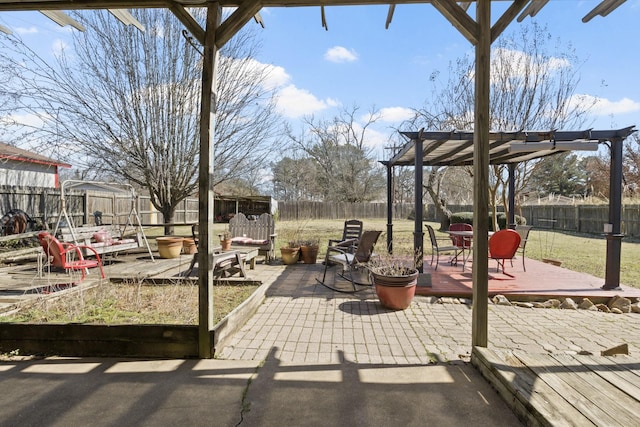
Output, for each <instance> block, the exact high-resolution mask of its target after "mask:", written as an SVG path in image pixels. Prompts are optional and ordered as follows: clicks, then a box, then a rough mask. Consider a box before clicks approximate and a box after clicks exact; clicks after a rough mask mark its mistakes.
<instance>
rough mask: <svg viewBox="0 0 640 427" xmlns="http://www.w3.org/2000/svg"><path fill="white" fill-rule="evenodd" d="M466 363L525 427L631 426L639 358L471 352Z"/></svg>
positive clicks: (636, 414) (639, 385) (638, 413)
mask: <svg viewBox="0 0 640 427" xmlns="http://www.w3.org/2000/svg"><path fill="white" fill-rule="evenodd" d="M471 360H472V363H473V364H474V365H475V366H476V367H477V368H478V369H479V370H480V372H481V373H482V374H483V375H484V377H485V378H486V379H487V380H488V381H489V382H490V383H491V384H492V385H493V386H494V388H495V389H496V390H497V391H498V393H499V394H500V395H501V396H502V397H503V398H504V400H505V401H506V402H507V403H509V404H510V405H511V407H512V409H513V411H514V412H515V413H516V415H518V417H520V419H522V420H523V421H524V422H525V424H527V425H543V426H587V425H589V426H591V425H598V426H621V427H622V426H625V427H627V426H637V425H639V422H640V421H639V420H640V358H638V357H637V356H635V357H632V356H626V355H616V356H599V355H566V354H531V353H525V352H521V351H514V352H508V353H507V352H500V351H496V350H491V349H486V348H478V347H476V348H474V349H473V355H472V358H471Z"/></svg>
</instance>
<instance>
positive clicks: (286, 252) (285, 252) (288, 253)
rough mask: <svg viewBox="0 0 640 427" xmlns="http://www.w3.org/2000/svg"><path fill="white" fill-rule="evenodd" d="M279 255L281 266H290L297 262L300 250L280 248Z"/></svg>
mask: <svg viewBox="0 0 640 427" xmlns="http://www.w3.org/2000/svg"><path fill="white" fill-rule="evenodd" d="M280 254H281V255H282V263H283V264H286V265H292V264H295V263H297V262H298V257H299V256H300V248H280Z"/></svg>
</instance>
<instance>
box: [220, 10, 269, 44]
mask: <svg viewBox="0 0 640 427" xmlns="http://www.w3.org/2000/svg"><path fill="white" fill-rule="evenodd" d="M261 8H262V5H261V3H260V2H259V1H258V0H245V1H244V2H242V5H241V6H240V7H238V8H237V9H236V10H235V11H234V12H233V13H232V14H231V16H229V17H228V18H227V19H225V21H224V22H223V23H222V24H221V25H220V27H219V28H218V29H217V30H216V46H217V47H218V49H220V48H221V47H222V46H224V45H225V44H226V43H227V42H228V41H229V40H231V37H233V36H235V35H236V33H237V32H238V31H240V29H242V27H244V24H246V23H247V22H249V20H250V19H251V18H253V17H254V16H255V15H256V14H257V13H258V12H259V11H260V9H261Z"/></svg>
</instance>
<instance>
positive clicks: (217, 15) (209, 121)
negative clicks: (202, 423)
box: [198, 2, 222, 359]
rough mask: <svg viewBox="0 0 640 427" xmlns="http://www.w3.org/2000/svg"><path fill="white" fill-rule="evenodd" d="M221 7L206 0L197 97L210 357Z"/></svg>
mask: <svg viewBox="0 0 640 427" xmlns="http://www.w3.org/2000/svg"><path fill="white" fill-rule="evenodd" d="M221 18H222V8H221V7H220V4H219V3H217V2H208V3H207V25H206V30H205V43H204V58H203V64H202V94H201V98H200V169H199V174H198V185H199V188H198V198H199V202H198V211H199V212H198V222H199V236H198V239H199V242H198V288H199V291H198V354H199V356H200V358H202V359H210V358H211V357H213V326H214V325H213V250H212V248H213V245H212V240H211V239H210V237H211V236H212V235H213V183H212V182H211V181H212V176H213V160H214V152H213V136H214V134H215V103H216V99H217V98H216V97H217V90H216V68H217V54H218V49H217V47H216V43H215V42H216V37H215V35H216V29H217V28H218V27H219V26H220V22H221Z"/></svg>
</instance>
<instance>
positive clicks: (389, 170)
mask: <svg viewBox="0 0 640 427" xmlns="http://www.w3.org/2000/svg"><path fill="white" fill-rule="evenodd" d="M383 164H384V165H385V166H386V168H387V251H388V252H389V253H390V254H393V193H394V191H393V190H394V188H393V166H391V165H390V164H389V162H383Z"/></svg>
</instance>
